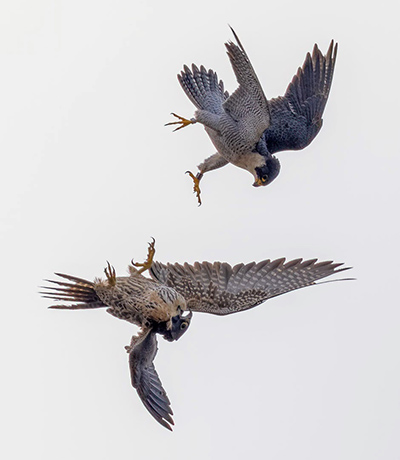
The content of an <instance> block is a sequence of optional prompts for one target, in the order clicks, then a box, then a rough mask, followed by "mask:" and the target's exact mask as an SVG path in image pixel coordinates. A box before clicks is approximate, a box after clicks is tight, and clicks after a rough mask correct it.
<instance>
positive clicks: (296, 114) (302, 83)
mask: <svg viewBox="0 0 400 460" xmlns="http://www.w3.org/2000/svg"><path fill="white" fill-rule="evenodd" d="M337 48H338V45H337V43H336V44H335V45H334V42H333V40H332V41H331V43H330V46H329V49H328V52H327V53H326V55H325V56H324V55H323V54H322V53H321V51H320V50H319V48H318V46H317V45H316V44H315V45H314V50H313V53H312V55H311V54H310V53H307V56H306V59H305V61H304V64H303V67H300V68H299V69H298V71H297V74H296V75H295V76H294V77H293V79H292V81H291V83H290V84H289V86H288V88H287V90H286V93H285V95H284V96H283V97H277V98H274V99H271V100H270V101H269V104H270V109H271V126H270V128H269V130H268V131H267V132H266V133H265V136H266V141H267V145H268V150H269V151H270V153H275V152H280V151H282V150H300V149H303V148H304V147H306V146H307V145H308V144H310V142H311V141H312V140H313V139H314V138H315V136H316V135H317V134H318V132H319V130H320V129H321V127H322V115H323V113H324V110H325V105H326V103H327V101H328V96H329V92H330V89H331V85H332V79H333V72H334V70H335V63H336V55H337Z"/></svg>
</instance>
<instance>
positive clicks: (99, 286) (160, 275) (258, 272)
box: [41, 240, 349, 431]
mask: <svg viewBox="0 0 400 460" xmlns="http://www.w3.org/2000/svg"><path fill="white" fill-rule="evenodd" d="M154 252H155V249H154V240H153V242H152V243H150V245H149V253H148V257H147V260H146V261H145V262H144V263H143V264H137V263H136V264H135V263H133V262H132V264H131V265H130V266H129V276H122V277H119V276H118V277H117V276H116V273H115V270H114V268H113V267H112V266H111V265H110V264H109V263H108V266H107V268H106V269H105V270H104V271H105V274H106V279H105V280H101V279H95V280H94V281H93V282H91V281H87V280H85V279H81V278H76V277H75V276H70V275H65V274H62V273H56V275H57V276H60V277H61V278H63V279H64V280H67V281H68V282H66V281H52V280H46V281H48V282H50V283H54V284H56V285H58V286H57V287H53V286H49V287H48V286H46V287H44V289H46V291H45V292H41V294H42V295H43V296H44V297H47V298H50V299H53V300H58V301H63V302H68V305H52V306H51V307H50V308H57V309H65V310H80V309H93V308H102V307H108V308H107V312H108V313H110V314H111V315H113V316H116V317H117V318H120V319H124V320H126V321H129V322H130V323H133V324H136V325H137V326H139V327H140V331H139V333H138V335H137V336H133V337H132V340H131V344H130V345H129V346H127V347H126V350H127V352H128V353H129V367H130V372H131V380H132V385H133V387H134V388H136V390H137V392H138V394H139V397H140V398H141V400H142V402H143V404H144V405H145V407H146V408H147V410H148V411H149V412H150V414H151V415H152V416H153V417H154V418H155V419H156V420H157V421H158V422H159V423H160V424H161V425H163V426H164V427H166V428H168V429H169V430H171V431H172V428H171V425H173V424H174V421H173V419H172V415H173V413H172V410H171V405H170V401H169V399H168V396H167V394H166V392H165V390H164V388H163V386H162V384H161V381H160V379H159V377H158V374H157V372H156V370H155V367H154V364H153V361H154V358H155V356H156V353H157V339H156V334H161V335H162V336H163V337H164V339H166V340H168V341H171V342H172V341H174V340H178V339H179V338H180V337H181V336H182V335H183V334H184V333H185V332H186V331H187V329H188V327H189V325H190V321H191V318H192V314H193V313H192V312H204V313H211V314H214V315H229V314H231V313H237V312H240V311H244V310H248V309H249V308H253V307H255V306H257V305H259V304H261V303H263V302H265V301H266V300H267V299H270V298H272V297H276V296H278V295H281V294H284V293H285V292H289V291H293V290H295V289H300V288H302V287H305V286H310V285H314V284H321V283H315V281H316V280H319V279H321V278H325V277H327V276H330V275H332V274H335V273H339V272H342V271H344V270H348V268H349V267H345V268H343V267H341V266H342V265H343V264H341V263H334V262H332V261H326V262H317V259H313V260H307V261H303V260H302V259H296V260H292V261H290V262H286V263H285V259H277V260H274V261H271V260H269V259H268V260H263V261H262V262H259V263H255V262H250V263H248V264H238V265H235V266H234V267H232V266H230V265H229V264H227V263H221V262H214V263H209V262H201V263H199V262H196V263H194V264H193V265H190V264H188V263H185V264H183V265H180V264H178V263H175V264H170V263H168V264H163V263H160V262H153V256H154ZM136 267H141V268H140V269H139V270H138V269H137V268H136ZM338 267H341V268H338ZM145 270H149V273H150V275H151V278H152V279H150V278H145V277H144V276H143V275H142V273H143V272H144V271H145ZM333 281H335V280H333ZM71 302H72V304H71ZM187 311H188V312H189V313H187V314H184V312H187Z"/></svg>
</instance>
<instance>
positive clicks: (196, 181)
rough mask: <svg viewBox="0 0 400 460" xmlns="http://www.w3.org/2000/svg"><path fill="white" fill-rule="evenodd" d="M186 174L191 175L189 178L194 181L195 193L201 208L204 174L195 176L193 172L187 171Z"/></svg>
mask: <svg viewBox="0 0 400 460" xmlns="http://www.w3.org/2000/svg"><path fill="white" fill-rule="evenodd" d="M185 174H189V176H190V177H191V178H192V179H193V182H194V184H193V193H195V194H196V196H197V201H198V202H199V206H201V198H200V193H201V190H200V180H201V178H202V177H203V173H201V172H199V173H197V174H196V175H194V174H193V173H192V172H191V171H186V173H185Z"/></svg>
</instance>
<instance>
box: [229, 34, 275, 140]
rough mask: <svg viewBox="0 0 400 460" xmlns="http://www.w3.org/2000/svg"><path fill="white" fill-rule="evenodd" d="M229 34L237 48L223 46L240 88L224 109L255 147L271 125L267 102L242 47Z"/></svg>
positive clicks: (234, 46) (236, 37) (232, 45)
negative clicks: (241, 123)
mask: <svg viewBox="0 0 400 460" xmlns="http://www.w3.org/2000/svg"><path fill="white" fill-rule="evenodd" d="M231 30H232V32H233V35H234V37H235V39H236V41H237V45H236V44H235V43H233V42H231V41H229V42H228V43H226V44H225V46H226V49H227V53H228V57H229V60H230V61H231V65H232V68H233V71H234V72H235V75H236V79H237V82H238V83H239V87H238V88H237V89H236V90H235V92H234V93H232V94H231V96H230V97H229V98H228V99H227V100H226V101H225V102H224V104H223V107H224V109H225V111H226V112H227V113H228V114H229V115H230V116H231V117H232V118H233V119H234V120H236V121H241V122H243V124H244V125H245V128H246V129H247V130H249V134H251V137H252V139H251V142H253V143H256V142H258V141H259V139H260V137H261V135H262V133H263V132H264V130H265V129H267V128H268V126H269V123H270V112H269V106H268V101H267V98H266V97H265V94H264V91H263V89H262V87H261V84H260V82H259V80H258V78H257V75H256V73H255V71H254V69H253V66H252V65H251V62H250V59H249V58H248V56H247V54H246V51H245V50H244V48H243V45H242V44H241V43H240V40H239V38H238V36H237V35H236V33H235V31H234V30H233V29H232V27H231Z"/></svg>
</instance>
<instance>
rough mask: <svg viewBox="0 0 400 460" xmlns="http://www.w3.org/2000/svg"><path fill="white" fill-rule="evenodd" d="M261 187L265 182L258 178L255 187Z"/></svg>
mask: <svg viewBox="0 0 400 460" xmlns="http://www.w3.org/2000/svg"><path fill="white" fill-rule="evenodd" d="M260 185H263V182H262V180H261V179H260V178H258V179H257V180H256V181H255V182H254V183H253V187H260Z"/></svg>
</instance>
